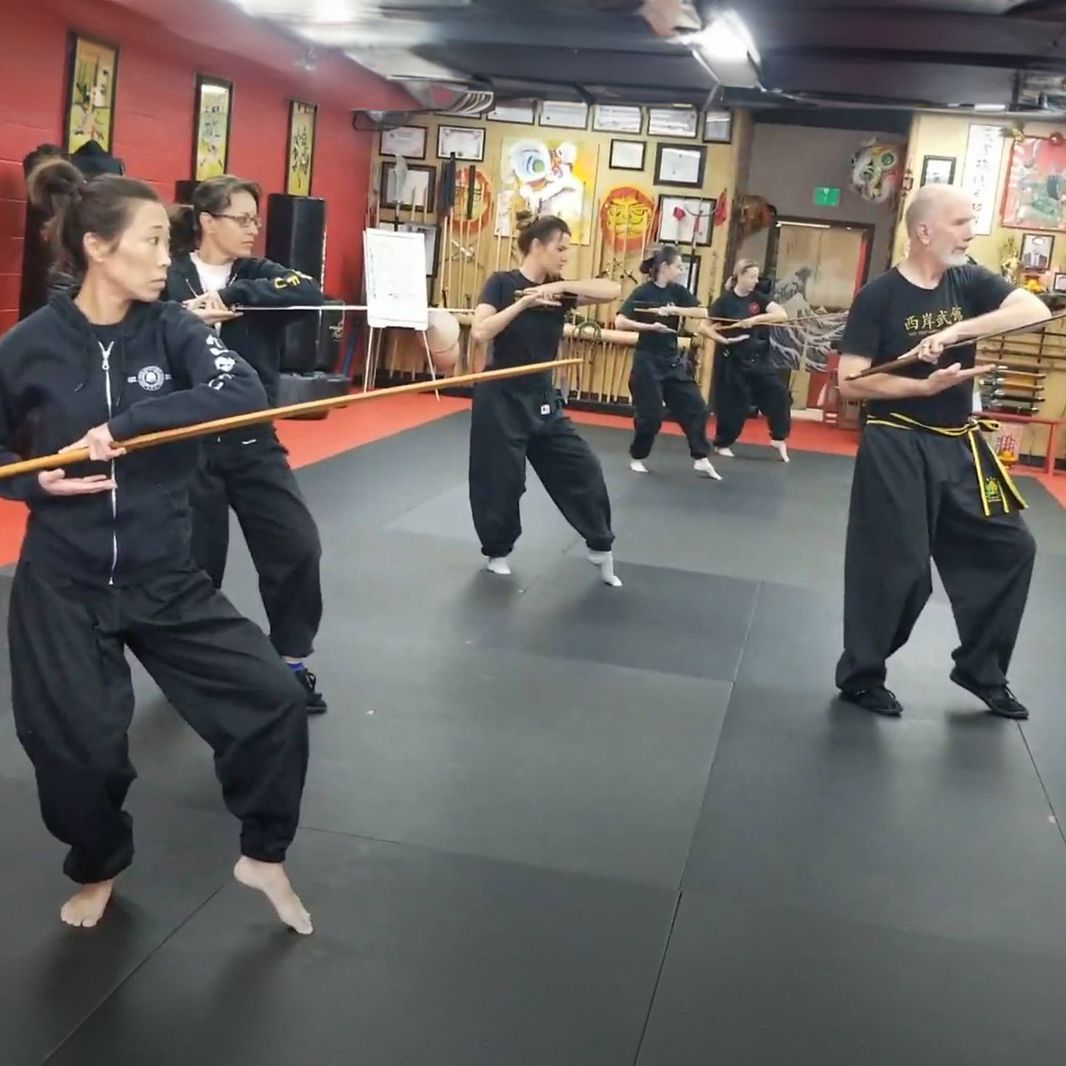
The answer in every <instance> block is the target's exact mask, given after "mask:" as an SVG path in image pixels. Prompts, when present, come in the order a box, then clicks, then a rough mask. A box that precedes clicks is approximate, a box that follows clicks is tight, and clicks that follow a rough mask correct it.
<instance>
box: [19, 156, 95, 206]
mask: <svg viewBox="0 0 1066 1066" xmlns="http://www.w3.org/2000/svg"><path fill="white" fill-rule="evenodd" d="M85 185H86V180H85V177H84V175H83V174H82V172H81V171H80V170H78V168H77V167H76V166H75V165H74V164H73V163H71V162H69V161H68V160H66V159H59V158H53V159H46V160H45V161H44V162H43V163H40V164H38V165H37V166H36V167H34V168H33V170H32V171H31V172H30V176H29V178H28V179H27V182H26V187H27V192H28V195H29V199H30V203H31V204H33V206H34V207H36V208H37V209H38V210H40V211H44V212H46V213H47V214H49V215H54V214H55V213H56V212H57V211H58V209H59V207H60V205H61V204H62V203H63V202H64V201H67V200H78V199H81V195H82V192H83V190H84V189H85Z"/></svg>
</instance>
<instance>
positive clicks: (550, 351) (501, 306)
mask: <svg viewBox="0 0 1066 1066" xmlns="http://www.w3.org/2000/svg"><path fill="white" fill-rule="evenodd" d="M536 285H537V282H534V281H530V280H529V278H527V277H526V276H525V274H523V273H522V271H521V270H501V271H499V272H497V273H495V274H493V275H491V276H490V277H489V279H488V281H486V282H485V287H484V289H482V291H481V298H480V299H479V300H478V303H482V304H488V305H489V306H490V307H495V308H496V310H497V311H504V310H506V309H507V308H508V307H510V306H511V304H513V303H514V302H515V299H516V297H515V293H517V292H519V291H521V290H522V289H532V288H534V287H536ZM559 302H560V305H561V306H559V307H530V308H527V309H526V310H525V311H523V312H522V313H521V314H519V316H518V317H517V318H516V319H515V320H514V321H513V322H512V323H511V324H510V325H509V326H507V327H506V328H505V329H503V330H501V331H500V332H499V333H497V334H496V336H495V337H493V339H492V344H491V346H490V348H489V354H488V361H487V363H486V369H489V370H496V369H502V368H504V367H512V366H528V365H529V364H530V363H545V362H547V361H548V360H550V359H554V358H555V356H556V354H557V353H558V351H559V342H560V341H561V340H562V339H563V326H564V325H565V324H566V313H567V311H568V310H570V309H571V308H573V307H574V306H575V304H576V300H575V298H574V297H573V296H563V297H562V298H561V299H560V301H559ZM550 381H551V374H550V373H545V374H529V375H527V376H525V377H520V378H510V379H508V380H507V381H506V382H505V384H507V385H508V386H514V387H516V388H519V389H524V390H531V391H532V390H540V389H543V388H544V387H545V383H546V382H547V383H550Z"/></svg>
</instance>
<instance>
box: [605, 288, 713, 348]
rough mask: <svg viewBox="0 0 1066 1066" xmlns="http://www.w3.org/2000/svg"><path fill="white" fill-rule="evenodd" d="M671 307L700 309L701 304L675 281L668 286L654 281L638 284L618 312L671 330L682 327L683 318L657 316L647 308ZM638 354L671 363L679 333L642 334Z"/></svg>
mask: <svg viewBox="0 0 1066 1066" xmlns="http://www.w3.org/2000/svg"><path fill="white" fill-rule="evenodd" d="M668 304H672V305H673V306H674V307H699V305H700V302H699V300H697V299H696V297H695V296H693V295H692V293H690V292H689V291H688V289H686V288H685V286H684V285H679V284H677V282H675V281H671V282H669V283H667V284H666V285H657V284H656V283H655V282H654V281H646V282H644V284H643V285H638V286H637V287H636V288H635V289H634V290H633V291H632V292H631V293H630V294H629V296H628V297H627V298H626V301H625V303H624V304H622V306H621V307H620V308H619V309H618V311H619V314H623V315H625V316H626V318H631V319H633V321H634V322H661V323H662V324H663V325H664V326H669V327H670V328H671V329H672V330H679V329H680V328H681V316H680V315H665V316H664V315H657V314H655V313H654V311H652V310H647V308H649V307H650V308H655V307H666V306H667V305H668ZM636 354H637V355H642V356H648V357H651V358H654V359H659V360H662V361H663V362H665V363H672V362H675V361H676V360H677V357H678V348H677V334H676V333H651V332H642V333H639V334H637V348H636Z"/></svg>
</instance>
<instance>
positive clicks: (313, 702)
mask: <svg viewBox="0 0 1066 1066" xmlns="http://www.w3.org/2000/svg"><path fill="white" fill-rule="evenodd" d="M292 676H293V677H295V678H296V680H297V681H299V682H300V684H301V685H302V686H303V689H304V692H305V693H306V696H307V713H308V714H325V713H326V711H327V710H328V708H327V707H326V701H325V699H323V697H322V693H321V692H319V691H318V690H317V689H316V688H315V684H316V682H317V681H318V678H317V677H315V675H314V674H312V673H311V671H310V670H308V669H307V667H306V666H301V667H300V669H299V670H293V672H292Z"/></svg>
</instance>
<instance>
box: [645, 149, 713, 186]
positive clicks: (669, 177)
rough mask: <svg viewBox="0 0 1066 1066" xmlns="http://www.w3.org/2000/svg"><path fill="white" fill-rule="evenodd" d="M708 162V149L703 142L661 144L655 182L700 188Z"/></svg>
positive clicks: (657, 157) (657, 155) (656, 160)
mask: <svg viewBox="0 0 1066 1066" xmlns="http://www.w3.org/2000/svg"><path fill="white" fill-rule="evenodd" d="M706 164H707V149H706V147H704V146H703V145H702V144H699V145H696V144H691V145H690V144H660V145H659V148H658V151H657V153H656V158H655V183H656V184H657V185H683V186H686V187H687V188H691V189H699V188H701V187H702V185H703V171H704V167H705V166H706Z"/></svg>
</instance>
